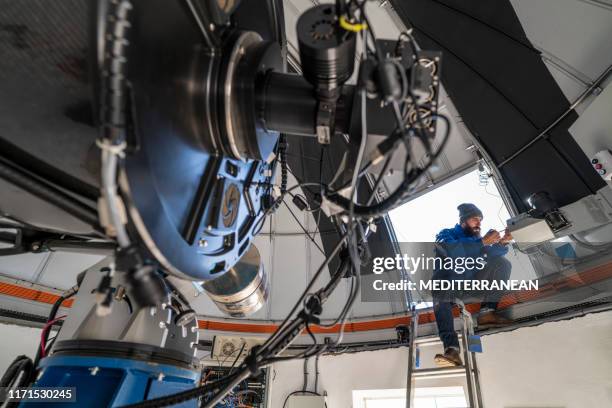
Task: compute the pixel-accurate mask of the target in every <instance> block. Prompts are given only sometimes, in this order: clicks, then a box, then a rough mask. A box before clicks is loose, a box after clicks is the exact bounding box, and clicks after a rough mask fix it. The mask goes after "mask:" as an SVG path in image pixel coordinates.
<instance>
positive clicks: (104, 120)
mask: <svg viewBox="0 0 612 408" xmlns="http://www.w3.org/2000/svg"><path fill="white" fill-rule="evenodd" d="M108 6H109V7H111V10H110V11H109V12H108V13H107V18H108V20H109V22H108V24H109V27H108V29H107V30H106V36H105V39H106V44H105V58H104V69H103V72H102V75H103V86H102V88H101V89H102V95H101V100H100V105H101V109H100V111H101V112H100V116H101V117H100V122H101V138H102V139H107V140H109V141H110V142H111V143H112V144H114V145H119V144H121V143H122V142H124V141H125V136H126V135H125V129H126V127H127V126H126V114H125V112H126V106H127V100H128V99H129V98H128V96H127V93H128V86H127V74H128V73H127V70H128V46H129V44H130V42H129V40H128V38H127V32H128V30H129V29H130V27H131V24H130V21H129V13H130V11H131V10H132V8H133V6H132V3H131V1H130V0H119V1H117V2H108Z"/></svg>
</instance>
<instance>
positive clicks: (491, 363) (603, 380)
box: [269, 312, 612, 408]
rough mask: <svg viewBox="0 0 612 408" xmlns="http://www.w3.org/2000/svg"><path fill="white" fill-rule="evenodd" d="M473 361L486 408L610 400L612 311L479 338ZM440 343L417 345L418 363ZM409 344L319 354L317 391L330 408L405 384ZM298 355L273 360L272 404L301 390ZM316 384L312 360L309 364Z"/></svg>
mask: <svg viewBox="0 0 612 408" xmlns="http://www.w3.org/2000/svg"><path fill="white" fill-rule="evenodd" d="M483 348H484V353H483V354H482V355H480V356H479V359H478V362H479V365H480V373H481V386H482V389H483V397H484V403H485V407H486V408H509V407H536V406H537V407H560V408H587V407H608V406H612V312H606V313H599V314H591V315H587V316H585V317H582V318H576V319H573V320H568V321H561V322H554V323H547V324H544V325H541V326H537V327H526V328H522V329H519V330H515V331H513V332H507V333H499V334H494V335H490V336H485V337H483ZM440 349H441V346H435V347H426V348H422V352H421V358H422V362H423V365H424V366H425V365H429V364H430V363H431V359H432V355H433V354H435V353H436V352H439V351H440ZM406 364H407V350H406V349H405V348H404V349H395V350H383V351H374V352H363V353H356V354H346V355H341V356H334V357H322V358H321V359H320V363H319V371H320V375H319V392H320V393H323V391H327V393H328V399H327V406H328V407H329V408H348V407H351V405H352V390H356V389H385V388H403V387H405V376H406ZM302 371H303V363H302V361H292V362H284V363H279V364H276V365H274V366H273V372H272V373H271V376H270V378H271V386H270V401H271V403H270V405H269V407H274V408H277V407H278V408H280V407H282V404H283V401H284V400H285V397H286V396H287V395H288V394H289V393H290V392H292V391H295V390H300V389H301V388H302V383H303V375H302ZM309 372H310V373H311V374H310V380H309V381H310V385H309V390H313V388H312V387H313V382H314V362H311V364H310V366H309ZM437 381H438V383H432V382H427V383H425V382H423V380H421V381H419V382H418V383H417V384H418V385H421V386H427V387H429V386H436V385H438V386H449V385H457V383H458V381H460V380H459V379H456V378H451V379H445V380H437Z"/></svg>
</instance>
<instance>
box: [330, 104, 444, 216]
mask: <svg viewBox="0 0 612 408" xmlns="http://www.w3.org/2000/svg"><path fill="white" fill-rule="evenodd" d="M435 117H436V118H437V119H442V120H444V121H445V122H446V125H447V126H446V134H445V135H444V138H443V140H442V143H441V145H440V147H439V148H438V150H437V151H436V152H435V153H434V154H433V155H431V159H430V161H429V162H428V164H427V165H426V166H424V167H423V168H421V169H413V170H412V171H411V172H410V173H409V174H407V175H406V177H405V178H404V180H403V181H402V183H401V184H400V186H399V187H398V188H397V189H396V190H395V191H394V192H393V193H391V195H390V196H389V197H388V198H387V199H385V200H383V201H381V202H380V203H377V204H375V205H371V206H363V205H359V204H354V208H353V211H354V214H355V216H357V217H359V218H374V217H379V216H381V215H384V214H385V213H387V212H388V211H389V210H391V209H393V208H394V207H395V206H396V205H397V204H398V203H399V202H400V201H401V200H402V199H403V198H404V193H405V192H406V191H407V190H408V188H409V187H410V185H411V184H412V183H414V182H415V181H416V180H418V179H419V178H420V177H421V175H422V174H423V173H424V172H426V171H427V170H428V169H429V168H430V167H431V166H432V165H433V163H434V162H435V161H436V159H437V158H438V156H439V155H440V154H441V153H442V151H443V150H444V147H445V146H446V143H447V142H448V139H449V135H450V121H449V120H448V118H446V117H445V116H443V115H436V116H435ZM326 198H327V199H329V200H330V201H332V202H333V203H334V204H337V205H339V206H340V207H342V208H343V209H344V210H345V211H347V212H349V209H350V206H351V203H350V201H349V200H348V199H346V198H345V197H342V196H340V195H337V194H332V195H326Z"/></svg>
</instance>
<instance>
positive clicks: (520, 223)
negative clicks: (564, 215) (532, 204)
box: [508, 214, 555, 249]
mask: <svg viewBox="0 0 612 408" xmlns="http://www.w3.org/2000/svg"><path fill="white" fill-rule="evenodd" d="M508 231H510V233H511V234H512V238H514V240H515V241H516V244H517V245H518V247H519V248H521V249H526V248H529V247H532V246H534V245H537V244H539V243H541V242H545V241H550V240H551V239H554V238H555V234H554V233H553V231H552V230H551V229H550V226H549V225H548V223H547V222H546V220H543V219H539V218H533V217H530V216H529V215H527V214H521V215H519V216H517V217H514V218H511V219H509V220H508Z"/></svg>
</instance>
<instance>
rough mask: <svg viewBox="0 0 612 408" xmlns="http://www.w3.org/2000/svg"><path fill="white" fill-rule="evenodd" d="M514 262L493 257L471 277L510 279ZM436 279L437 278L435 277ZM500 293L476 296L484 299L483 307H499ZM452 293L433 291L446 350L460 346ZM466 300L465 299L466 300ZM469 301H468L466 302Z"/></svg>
mask: <svg viewBox="0 0 612 408" xmlns="http://www.w3.org/2000/svg"><path fill="white" fill-rule="evenodd" d="M511 269H512V264H511V263H510V261H508V260H507V259H506V258H504V257H501V256H500V257H497V258H493V259H491V260H490V261H488V262H487V264H486V265H485V267H484V268H483V269H482V270H480V271H478V272H477V273H476V274H475V275H474V277H472V278H470V279H476V280H489V281H492V280H500V281H501V280H508V278H510V271H511ZM434 279H436V278H435V277H434ZM500 295H501V294H500V293H476V294H474V296H476V298H478V299H480V300H481V301H482V303H481V307H482V308H490V309H493V310H495V309H497V303H498V301H499V298H500ZM451 297H452V295H451V296H450V297H449V294H448V293H433V300H434V314H435V315H436V324H437V325H438V334H439V335H440V340H442V343H443V344H444V350H446V349H447V348H449V347H456V348H459V339H458V338H457V333H455V327H454V324H453V304H454V303H453V302H452V301H449V300H450V298H451ZM456 297H460V298H461V299H466V298H468V297H469V294H466V293H461V294H457V296H455V298H456ZM464 302H465V300H464ZM465 303H467V302H465Z"/></svg>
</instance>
